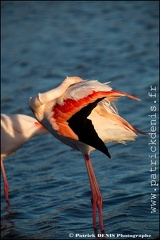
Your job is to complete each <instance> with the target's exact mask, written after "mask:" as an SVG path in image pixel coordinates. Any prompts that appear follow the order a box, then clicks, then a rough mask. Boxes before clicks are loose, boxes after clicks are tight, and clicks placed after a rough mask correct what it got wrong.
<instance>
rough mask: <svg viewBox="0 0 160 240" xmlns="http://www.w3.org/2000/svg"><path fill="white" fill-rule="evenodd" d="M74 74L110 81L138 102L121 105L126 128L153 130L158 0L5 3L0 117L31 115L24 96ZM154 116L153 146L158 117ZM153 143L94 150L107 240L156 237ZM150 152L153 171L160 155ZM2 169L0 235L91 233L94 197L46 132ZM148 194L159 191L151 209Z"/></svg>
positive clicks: (72, 159)
mask: <svg viewBox="0 0 160 240" xmlns="http://www.w3.org/2000/svg"><path fill="white" fill-rule="evenodd" d="M73 75H78V76H80V77H82V78H84V79H98V80H99V81H101V82H107V81H111V83H110V86H111V87H113V88H114V89H117V90H120V91H125V92H128V93H130V94H133V95H135V96H137V97H139V98H141V101H140V102H137V101H134V100H131V99H126V98H122V99H120V100H119V101H118V102H117V107H118V109H119V112H120V114H121V115H122V116H123V117H124V118H125V119H126V120H128V121H129V122H130V123H131V124H133V125H134V126H136V127H137V128H139V129H141V130H142V131H148V132H149V131H150V127H151V123H150V120H151V117H150V116H148V115H149V114H150V115H152V114H154V113H155V112H154V111H151V110H150V107H151V106H156V107H157V108H158V102H157V101H158V100H157V98H154V97H149V95H148V92H150V86H152V88H155V87H156V93H157V94H158V76H159V73H158V1H128V2H127V1H102V2H101V1H39V2H38V1H2V85H1V86H2V104H1V107H2V112H3V113H9V114H10V113H23V114H28V115H31V116H33V115H32V113H31V111H30V109H29V107H28V99H29V97H30V96H35V95H37V93H38V92H44V91H46V90H49V89H51V88H54V87H56V86H57V85H58V84H59V83H60V82H61V81H62V80H63V79H64V78H65V77H66V76H73ZM151 92H152V93H155V92H154V91H151ZM154 101H156V103H155V102H154ZM156 120H157V138H156V143H158V134H159V132H158V113H157V118H156ZM150 140H151V139H150V137H147V136H143V135H142V136H139V138H138V139H137V141H135V142H132V143H128V145H126V146H125V145H119V144H108V148H109V151H110V154H111V156H112V159H111V160H109V159H107V158H106V156H104V155H103V154H102V153H101V152H99V151H94V152H93V153H92V154H91V158H92V162H93V167H94V169H95V173H96V176H97V180H98V182H99V186H100V189H101V192H102V195H103V199H104V204H103V214H104V225H105V230H106V232H107V233H108V234H113V235H112V237H111V239H115V238H117V235H116V234H123V235H125V234H130V237H128V238H133V237H132V235H133V234H147V235H151V236H150V237H146V239H148V238H149V239H154V238H156V237H157V236H158V187H154V186H152V187H151V180H152V179H151V177H150V176H151V172H150V169H151V167H153V165H151V161H150V159H151V157H149V156H150V155H151V154H152V152H151V149H150V145H148V144H149V142H150ZM157 148H158V146H157ZM156 154H157V159H156V160H157V164H156V167H157V169H158V149H157V150H156ZM154 160H155V159H154ZM4 164H5V168H6V172H7V176H8V181H9V186H10V189H9V197H10V201H11V206H10V207H7V206H6V203H5V200H4V194H3V181H2V182H1V203H2V204H1V237H2V238H3V239H5V238H8V239H68V237H69V233H73V235H74V237H72V239H74V238H75V234H81V235H82V234H93V228H92V215H91V204H90V196H91V192H90V187H89V181H88V176H87V172H86V169H85V164H84V161H83V158H82V156H81V154H80V153H79V152H76V151H74V150H72V149H70V148H69V147H68V146H65V145H63V144H62V143H60V142H59V141H57V140H56V139H54V138H53V137H52V136H51V135H48V136H47V135H46V136H41V137H35V138H34V139H32V140H31V141H30V142H28V143H26V144H25V145H24V146H23V147H22V148H21V149H19V150H18V151H17V152H16V153H15V154H14V155H13V156H10V157H9V158H8V159H7V160H5V162H4ZM154 173H155V172H154ZM156 174H157V175H156V177H157V178H156V181H158V171H156ZM154 189H156V190H154ZM151 193H154V194H155V193H156V194H157V195H156V199H154V200H156V201H155V206H154V207H155V210H156V212H155V213H151ZM114 234H115V236H116V237H114ZM77 238H80V239H84V238H87V237H77ZM77 238H76V239H77ZM88 238H89V239H92V237H88ZM93 238H94V237H93ZM119 238H121V239H126V238H125V237H119ZM137 238H138V237H137ZM139 238H140V237H139Z"/></svg>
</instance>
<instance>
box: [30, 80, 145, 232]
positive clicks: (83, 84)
mask: <svg viewBox="0 0 160 240" xmlns="http://www.w3.org/2000/svg"><path fill="white" fill-rule="evenodd" d="M121 96H126V97H129V98H132V99H134V100H140V99H138V98H136V97H134V96H132V95H130V94H127V93H125V92H120V91H116V90H113V89H112V88H111V87H110V86H109V85H108V84H102V83H100V82H99V81H96V80H90V81H85V80H83V79H82V78H80V77H77V76H73V77H67V78H66V79H65V80H64V81H63V82H62V83H61V84H60V85H59V86H58V87H57V88H55V89H52V90H50V91H48V92H45V93H41V94H40V93H39V94H38V95H37V96H36V97H31V98H30V100H29V106H30V108H31V110H32V112H33V113H34V116H35V118H36V119H37V120H38V121H39V122H40V123H41V124H42V125H43V126H44V127H45V128H46V129H47V130H48V131H49V132H50V133H51V134H52V135H53V136H55V137H56V138H57V139H58V140H60V141H61V142H63V143H65V144H67V145H69V146H70V147H72V148H74V149H76V150H78V151H80V152H81V153H82V155H83V157H84V160H85V164H86V168H87V173H88V177H89V182H90V187H91V192H92V198H91V203H92V217H93V228H94V233H95V234H96V235H97V234H98V228H97V221H96V210H97V208H98V214H99V224H100V230H101V233H102V234H105V231H104V224H103V216H102V195H101V193H100V190H99V186H98V183H97V180H96V176H95V173H94V169H93V167H92V163H91V160H90V153H91V151H93V150H95V149H97V150H99V151H101V152H103V153H104V154H105V155H106V156H107V157H109V158H111V155H110V153H109V151H108V149H107V147H106V145H105V143H107V142H118V143H125V142H126V141H133V140H135V138H136V137H137V133H141V134H143V132H141V131H139V130H138V129H136V128H135V127H133V126H132V125H131V124H129V123H128V122H127V121H126V120H124V119H123V118H122V117H120V116H119V114H118V110H117V108H116V107H115V105H114V103H113V102H114V101H115V100H116V99H117V98H119V97H121Z"/></svg>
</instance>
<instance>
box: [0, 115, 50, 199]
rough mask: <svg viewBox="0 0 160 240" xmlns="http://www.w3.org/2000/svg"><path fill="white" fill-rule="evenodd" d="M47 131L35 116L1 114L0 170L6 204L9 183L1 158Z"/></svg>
mask: <svg viewBox="0 0 160 240" xmlns="http://www.w3.org/2000/svg"><path fill="white" fill-rule="evenodd" d="M46 133H48V131H47V130H46V128H44V127H43V126H42V125H41V124H40V123H39V122H38V121H37V120H36V119H35V118H33V117H30V116H27V115H23V114H12V115H7V114H1V172H2V177H3V181H4V194H5V199H6V202H7V203H8V204H10V202H9V198H8V189H9V184H8V181H7V176H6V173H5V168H4V164H3V160H4V159H5V158H6V157H8V156H10V155H11V154H13V153H14V152H15V151H16V150H18V149H19V148H20V147H21V146H22V145H23V144H24V143H25V142H27V141H29V140H30V139H31V138H33V137H34V136H36V135H39V134H46Z"/></svg>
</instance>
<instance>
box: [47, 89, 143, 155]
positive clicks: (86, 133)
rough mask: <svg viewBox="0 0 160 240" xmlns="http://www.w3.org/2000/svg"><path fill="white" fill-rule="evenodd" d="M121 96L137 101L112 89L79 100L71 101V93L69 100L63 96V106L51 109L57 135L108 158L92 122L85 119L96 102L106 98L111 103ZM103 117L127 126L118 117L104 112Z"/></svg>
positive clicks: (57, 105)
mask: <svg viewBox="0 0 160 240" xmlns="http://www.w3.org/2000/svg"><path fill="white" fill-rule="evenodd" d="M66 94H67V92H66ZM121 96H127V97H130V98H132V99H135V100H139V99H138V98H136V97H134V96H132V95H129V94H127V93H124V92H119V91H115V90H112V89H111V90H110V91H95V90H92V92H91V93H90V94H89V95H87V96H85V97H83V98H80V99H73V95H72V94H71V93H70V98H68V99H65V95H64V96H63V104H59V103H57V104H56V105H55V106H54V107H53V109H52V111H53V115H52V119H53V121H54V124H55V126H56V130H57V132H58V134H60V135H62V136H65V137H69V138H72V139H74V140H79V141H82V142H84V143H86V144H88V145H90V146H92V147H94V148H96V149H99V150H100V151H102V152H104V153H105V154H106V155H108V156H109V157H110V155H109V153H108V150H107V148H106V146H105V144H104V143H103V141H102V140H101V139H100V138H99V136H98V134H97V133H96V131H95V129H94V126H93V124H92V121H91V120H90V119H87V117H88V116H89V114H90V113H91V111H92V110H93V109H94V108H95V107H96V106H97V104H98V102H100V101H101V100H103V99H104V98H106V99H107V101H108V102H112V101H115V100H116V99H117V98H119V97H121ZM61 100H62V98H61ZM57 102H58V101H57ZM115 111H116V110H115ZM105 116H106V117H108V118H110V117H112V119H113V120H114V121H119V123H120V124H124V122H125V124H126V125H127V122H126V121H125V120H124V121H120V120H119V118H120V117H119V116H118V115H113V116H112V115H110V114H109V113H107V112H106V113H105ZM118 117H119V118H118ZM125 124H124V125H125ZM128 124H129V123H128ZM127 126H128V125H127ZM130 126H131V125H130ZM132 130H133V128H132ZM96 139H97V141H96Z"/></svg>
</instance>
